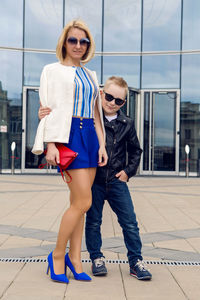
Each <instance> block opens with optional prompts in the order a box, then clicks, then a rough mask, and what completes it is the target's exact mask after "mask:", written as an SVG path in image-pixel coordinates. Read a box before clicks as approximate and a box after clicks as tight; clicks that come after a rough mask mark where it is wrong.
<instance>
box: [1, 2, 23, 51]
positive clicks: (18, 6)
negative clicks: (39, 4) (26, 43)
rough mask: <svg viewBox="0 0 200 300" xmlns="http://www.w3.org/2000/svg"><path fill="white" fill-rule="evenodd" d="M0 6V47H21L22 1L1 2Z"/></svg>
mask: <svg viewBox="0 0 200 300" xmlns="http://www.w3.org/2000/svg"><path fill="white" fill-rule="evenodd" d="M0 5H1V8H0V28H1V34H0V45H1V46H5V47H22V44H23V0H6V1H1V4H0Z"/></svg>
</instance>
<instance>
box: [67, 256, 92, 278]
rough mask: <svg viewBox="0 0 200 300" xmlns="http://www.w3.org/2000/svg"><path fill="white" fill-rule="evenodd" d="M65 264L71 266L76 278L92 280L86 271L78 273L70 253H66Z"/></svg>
mask: <svg viewBox="0 0 200 300" xmlns="http://www.w3.org/2000/svg"><path fill="white" fill-rule="evenodd" d="M65 265H66V266H67V267H69V268H70V270H71V271H72V273H73V275H74V279H76V280H83V281H91V280H92V278H91V277H90V276H89V275H87V274H86V273H85V272H82V273H76V271H75V269H74V266H73V265H72V263H71V260H70V258H69V255H68V253H67V254H66V255H65Z"/></svg>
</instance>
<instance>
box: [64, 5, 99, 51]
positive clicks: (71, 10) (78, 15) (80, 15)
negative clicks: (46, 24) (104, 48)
mask: <svg viewBox="0 0 200 300" xmlns="http://www.w3.org/2000/svg"><path fill="white" fill-rule="evenodd" d="M65 2H66V3H65V24H67V23H68V22H69V21H71V20H73V19H81V20H83V21H84V22H85V23H86V24H87V25H88V26H89V28H90V30H91V33H92V35H93V38H94V40H95V44H96V51H101V39H102V0H92V1H91V0H65Z"/></svg>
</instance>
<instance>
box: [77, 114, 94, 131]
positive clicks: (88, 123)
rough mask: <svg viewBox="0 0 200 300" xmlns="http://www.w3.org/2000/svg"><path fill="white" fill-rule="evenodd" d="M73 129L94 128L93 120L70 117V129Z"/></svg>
mask: <svg viewBox="0 0 200 300" xmlns="http://www.w3.org/2000/svg"><path fill="white" fill-rule="evenodd" d="M73 127H79V128H81V129H82V128H83V127H94V119H92V118H82V117H80V118H77V117H72V128H73Z"/></svg>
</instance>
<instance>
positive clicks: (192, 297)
mask: <svg viewBox="0 0 200 300" xmlns="http://www.w3.org/2000/svg"><path fill="white" fill-rule="evenodd" d="M169 270H170V272H171V273H172V274H173V276H174V278H175V280H176V281H177V283H178V284H179V286H180V288H181V289H182V290H183V291H184V294H185V295H186V296H187V299H189V300H199V299H200V288H199V282H200V268H199V267H191V266H188V267H187V266H186V267H169Z"/></svg>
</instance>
